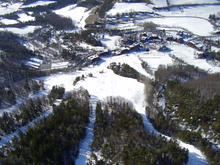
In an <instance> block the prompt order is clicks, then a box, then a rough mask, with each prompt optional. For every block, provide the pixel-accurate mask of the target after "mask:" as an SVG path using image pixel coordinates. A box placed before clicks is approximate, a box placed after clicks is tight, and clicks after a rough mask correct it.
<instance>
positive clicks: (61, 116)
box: [0, 88, 90, 165]
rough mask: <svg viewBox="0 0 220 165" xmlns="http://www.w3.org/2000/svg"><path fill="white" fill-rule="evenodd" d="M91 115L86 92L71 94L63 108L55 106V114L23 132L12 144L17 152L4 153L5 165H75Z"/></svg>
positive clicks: (81, 90)
mask: <svg viewBox="0 0 220 165" xmlns="http://www.w3.org/2000/svg"><path fill="white" fill-rule="evenodd" d="M89 115H90V103H89V94H88V92H87V91H86V90H84V89H82V88H81V89H79V90H78V91H74V92H71V93H69V94H67V98H66V99H65V100H63V101H62V102H61V103H60V105H59V106H55V105H54V106H53V114H51V115H50V116H49V117H47V118H44V119H43V120H41V121H39V122H38V123H36V124H35V125H34V127H29V129H28V130H27V132H26V133H22V132H21V131H19V133H18V137H16V136H15V137H14V139H13V140H12V144H11V145H12V147H13V149H12V150H9V151H8V152H7V153H1V159H0V162H1V164H11V165H12V164H14V165H19V164H21V165H22V164H57V165H58V164H59V165H61V164H74V162H75V159H76V158H77V156H78V152H79V143H80V140H82V139H83V138H84V137H85V130H86V126H87V125H88V123H89ZM6 155H7V157H6ZM4 157H5V158H4Z"/></svg>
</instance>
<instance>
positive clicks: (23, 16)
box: [18, 13, 35, 22]
mask: <svg viewBox="0 0 220 165" xmlns="http://www.w3.org/2000/svg"><path fill="white" fill-rule="evenodd" d="M18 16H19V18H18V20H19V21H21V22H27V21H33V20H35V17H32V16H30V15H27V14H25V13H21V14H18Z"/></svg>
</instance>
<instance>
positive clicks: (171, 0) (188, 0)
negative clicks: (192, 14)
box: [168, 0, 219, 5]
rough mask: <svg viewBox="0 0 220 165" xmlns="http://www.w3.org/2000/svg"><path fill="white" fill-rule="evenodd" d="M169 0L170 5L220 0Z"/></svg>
mask: <svg viewBox="0 0 220 165" xmlns="http://www.w3.org/2000/svg"><path fill="white" fill-rule="evenodd" d="M168 2H169V4H170V5H183V4H186V5H188V4H213V3H219V1H218V0H168Z"/></svg>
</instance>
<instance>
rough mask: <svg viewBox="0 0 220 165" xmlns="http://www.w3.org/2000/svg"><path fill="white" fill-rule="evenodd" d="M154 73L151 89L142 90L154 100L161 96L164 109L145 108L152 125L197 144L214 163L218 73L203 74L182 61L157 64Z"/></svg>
mask: <svg viewBox="0 0 220 165" xmlns="http://www.w3.org/2000/svg"><path fill="white" fill-rule="evenodd" d="M155 75H156V81H155V82H154V83H151V85H152V86H153V89H152V91H153V92H152V91H150V92H149V90H148V91H146V93H147V94H148V95H153V96H151V97H150V98H151V99H152V100H154V99H157V100H158V102H159V101H160V99H163V98H164V99H165V105H163V106H164V108H162V107H160V106H159V105H154V106H155V107H154V106H152V105H151V107H148V108H147V109H146V112H147V115H148V117H149V119H150V120H151V122H152V123H153V125H154V126H155V128H156V129H157V130H159V131H160V132H162V133H164V134H166V135H169V136H174V137H178V138H180V139H181V140H183V141H185V142H188V143H190V144H193V145H195V146H197V147H198V148H200V149H201V150H202V151H203V152H204V153H205V154H206V156H207V158H208V160H209V162H210V164H214V165H215V164H216V165H217V164H218V160H219V159H220V155H219V153H218V151H217V150H214V149H213V148H212V145H213V142H219V140H220V139H219V137H220V134H219V132H220V130H219V128H220V116H219V112H220V111H219V108H220V104H219V103H220V97H219V95H220V91H219V85H218V83H219V77H220V76H219V74H214V75H206V74H205V72H204V71H202V70H199V69H198V68H195V67H193V66H189V65H183V64H182V65H176V66H168V67H164V66H161V67H160V68H159V69H158V71H157V72H156V73H155ZM147 84H149V82H148V83H147ZM146 88H147V87H146ZM152 100H151V101H152ZM148 101H150V100H148ZM189 130H191V131H189ZM206 135H209V137H208V138H207V136H206Z"/></svg>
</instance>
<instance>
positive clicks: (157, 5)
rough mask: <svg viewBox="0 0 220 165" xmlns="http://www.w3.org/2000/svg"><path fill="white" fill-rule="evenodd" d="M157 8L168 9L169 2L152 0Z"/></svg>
mask: <svg viewBox="0 0 220 165" xmlns="http://www.w3.org/2000/svg"><path fill="white" fill-rule="evenodd" d="M151 1H152V2H153V4H154V5H155V7H167V1H166V0H151Z"/></svg>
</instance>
